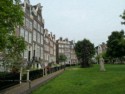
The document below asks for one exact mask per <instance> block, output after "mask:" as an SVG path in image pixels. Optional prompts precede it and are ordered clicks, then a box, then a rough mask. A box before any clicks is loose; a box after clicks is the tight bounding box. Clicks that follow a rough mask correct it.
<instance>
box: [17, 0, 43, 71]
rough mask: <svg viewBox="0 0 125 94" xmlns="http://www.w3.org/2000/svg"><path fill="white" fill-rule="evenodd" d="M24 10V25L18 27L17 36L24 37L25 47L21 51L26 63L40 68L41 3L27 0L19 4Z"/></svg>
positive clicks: (41, 46)
mask: <svg viewBox="0 0 125 94" xmlns="http://www.w3.org/2000/svg"><path fill="white" fill-rule="evenodd" d="M21 6H22V9H23V11H24V25H23V26H22V27H19V30H18V32H19V33H18V34H19V36H22V37H24V39H25V41H26V44H27V49H26V50H25V51H24V53H23V57H24V59H26V60H27V62H26V63H28V64H32V67H34V68H38V69H39V68H41V67H42V63H43V60H44V56H43V55H44V45H43V44H44V41H43V40H44V39H43V38H44V20H43V17H42V6H41V4H37V5H34V6H33V5H31V4H30V2H29V0H24V3H22V4H21Z"/></svg>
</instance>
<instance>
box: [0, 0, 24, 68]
mask: <svg viewBox="0 0 125 94" xmlns="http://www.w3.org/2000/svg"><path fill="white" fill-rule="evenodd" d="M0 10H1V11H0V52H2V53H3V55H2V56H3V59H4V65H6V64H7V63H8V62H9V63H11V64H12V65H19V62H22V60H23V59H22V56H21V54H22V53H23V51H24V50H25V48H26V44H25V41H24V39H23V38H22V37H18V36H16V28H17V27H18V26H22V25H23V18H24V12H23V10H22V8H21V6H20V0H1V1H0ZM16 63H18V64H16ZM15 67H16V66H15Z"/></svg>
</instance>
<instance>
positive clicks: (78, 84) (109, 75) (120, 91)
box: [32, 65, 125, 94]
mask: <svg viewBox="0 0 125 94" xmlns="http://www.w3.org/2000/svg"><path fill="white" fill-rule="evenodd" d="M32 94H125V65H106V72H100V71H99V65H94V66H93V67H92V68H79V67H72V68H68V69H67V70H66V71H65V72H64V73H63V74H62V75H60V76H58V77H57V78H55V79H53V80H51V81H49V82H48V83H47V84H45V85H44V86H41V87H40V88H38V89H37V90H35V91H34V92H33V93H32Z"/></svg>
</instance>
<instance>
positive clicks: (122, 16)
mask: <svg viewBox="0 0 125 94" xmlns="http://www.w3.org/2000/svg"><path fill="white" fill-rule="evenodd" d="M120 17H121V18H122V19H123V20H124V22H121V24H124V25H125V10H124V12H123V14H122V15H120Z"/></svg>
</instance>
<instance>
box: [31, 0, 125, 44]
mask: <svg viewBox="0 0 125 94" xmlns="http://www.w3.org/2000/svg"><path fill="white" fill-rule="evenodd" d="M30 3H31V4H33V5H34V4H37V3H41V5H42V6H43V18H44V19H45V28H47V29H48V30H49V31H50V32H53V34H55V35H56V37H57V38H59V37H63V38H69V39H70V40H75V41H78V40H82V39H84V38H87V39H89V40H90V41H91V42H92V43H94V44H95V46H97V45H98V44H100V43H102V42H106V41H107V39H108V36H109V35H110V34H111V32H112V31H115V30H118V31H120V30H121V29H124V30H125V26H124V25H121V21H122V19H121V18H120V17H119V15H121V14H122V13H123V10H124V9H125V0H30Z"/></svg>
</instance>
